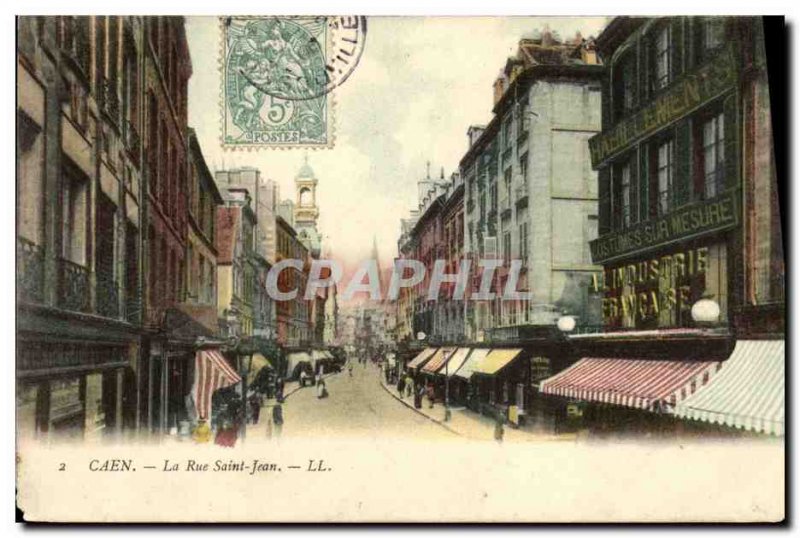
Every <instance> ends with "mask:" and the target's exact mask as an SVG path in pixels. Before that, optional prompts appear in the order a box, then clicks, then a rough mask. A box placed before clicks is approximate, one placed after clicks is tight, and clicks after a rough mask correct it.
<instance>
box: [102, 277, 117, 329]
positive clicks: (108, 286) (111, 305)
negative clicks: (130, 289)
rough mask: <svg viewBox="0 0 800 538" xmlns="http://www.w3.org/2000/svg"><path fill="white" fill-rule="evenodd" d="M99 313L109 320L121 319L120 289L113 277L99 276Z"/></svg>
mask: <svg viewBox="0 0 800 538" xmlns="http://www.w3.org/2000/svg"><path fill="white" fill-rule="evenodd" d="M97 313H98V314H100V315H101V316H105V317H107V318H118V317H119V289H118V288H117V282H116V280H115V279H114V278H113V276H111V275H104V274H101V273H98V274H97Z"/></svg>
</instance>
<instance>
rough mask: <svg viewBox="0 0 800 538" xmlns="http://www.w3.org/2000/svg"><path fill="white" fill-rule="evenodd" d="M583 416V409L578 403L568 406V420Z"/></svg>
mask: <svg viewBox="0 0 800 538" xmlns="http://www.w3.org/2000/svg"><path fill="white" fill-rule="evenodd" d="M582 416H583V407H582V406H581V404H578V403H570V404H567V418H581V417H582Z"/></svg>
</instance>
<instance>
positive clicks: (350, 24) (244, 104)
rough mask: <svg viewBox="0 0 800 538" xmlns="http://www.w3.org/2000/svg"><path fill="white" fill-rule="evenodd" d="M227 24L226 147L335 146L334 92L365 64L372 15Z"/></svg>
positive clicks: (224, 49) (236, 19)
mask: <svg viewBox="0 0 800 538" xmlns="http://www.w3.org/2000/svg"><path fill="white" fill-rule="evenodd" d="M221 21H222V25H221V26H222V32H223V35H222V63H221V67H222V101H221V103H220V104H221V107H222V111H221V112H222V143H223V146H225V147H226V148H242V149H245V148H291V147H331V146H332V145H333V136H332V131H333V129H332V128H333V111H332V106H333V94H332V90H333V89H334V88H336V87H337V86H339V85H341V84H342V83H343V82H344V81H345V80H347V78H348V77H349V76H350V75H351V74H352V73H353V71H354V70H355V68H356V66H357V65H358V62H359V60H360V58H361V54H362V52H363V50H364V43H365V41H366V33H367V21H366V18H365V17H358V16H324V17H312V16H302V17H225V18H223V19H222V20H221Z"/></svg>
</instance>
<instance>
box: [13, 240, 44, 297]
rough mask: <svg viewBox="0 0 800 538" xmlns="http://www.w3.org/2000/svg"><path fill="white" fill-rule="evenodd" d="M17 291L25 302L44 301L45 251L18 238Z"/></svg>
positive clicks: (39, 246)
mask: <svg viewBox="0 0 800 538" xmlns="http://www.w3.org/2000/svg"><path fill="white" fill-rule="evenodd" d="M17 290H18V293H19V297H20V299H22V300H23V301H32V302H37V303H38V302H41V301H42V300H43V299H44V250H43V249H42V247H41V245H37V244H35V243H33V242H31V241H28V240H27V239H25V238H23V237H17Z"/></svg>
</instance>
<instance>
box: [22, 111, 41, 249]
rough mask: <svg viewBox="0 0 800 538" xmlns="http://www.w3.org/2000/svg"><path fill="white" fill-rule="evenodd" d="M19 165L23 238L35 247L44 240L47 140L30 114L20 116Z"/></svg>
mask: <svg viewBox="0 0 800 538" xmlns="http://www.w3.org/2000/svg"><path fill="white" fill-rule="evenodd" d="M17 128H18V129H19V131H18V132H19V134H18V136H17V143H18V144H19V161H18V162H19V164H18V168H17V170H18V174H19V181H18V183H17V185H18V189H19V191H18V192H19V194H18V202H19V211H18V212H17V216H18V218H19V228H18V232H19V235H20V236H22V237H24V238H25V239H27V240H28V241H31V242H32V243H35V244H37V245H41V244H42V240H43V221H42V215H43V207H44V136H43V134H42V128H41V127H40V126H39V125H38V124H37V123H36V122H35V121H34V120H33V119H31V117H30V116H28V115H27V114H26V113H24V112H22V111H20V112H19V114H18V115H17Z"/></svg>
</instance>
